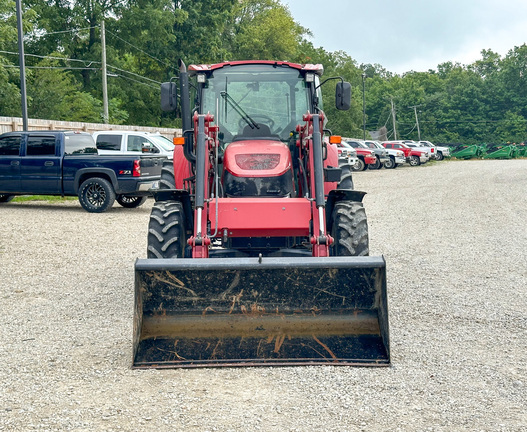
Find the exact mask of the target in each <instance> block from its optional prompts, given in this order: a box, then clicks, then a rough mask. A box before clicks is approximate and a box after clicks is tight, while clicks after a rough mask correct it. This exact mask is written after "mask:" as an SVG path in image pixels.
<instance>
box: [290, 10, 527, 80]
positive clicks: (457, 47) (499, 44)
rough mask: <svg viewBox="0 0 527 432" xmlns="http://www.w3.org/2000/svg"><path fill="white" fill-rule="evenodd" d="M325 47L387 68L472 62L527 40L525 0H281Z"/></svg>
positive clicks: (416, 68)
mask: <svg viewBox="0 0 527 432" xmlns="http://www.w3.org/2000/svg"><path fill="white" fill-rule="evenodd" d="M281 3H282V4H284V5H286V6H288V7H289V10H290V11H291V15H292V16H293V18H294V20H295V21H296V22H297V23H299V24H300V25H302V26H303V27H306V28H308V29H309V30H311V32H312V33H313V38H311V39H310V40H311V42H312V43H313V45H314V46H315V47H323V48H324V49H325V50H326V51H330V52H333V51H344V52H346V53H347V54H348V55H350V56H351V57H352V58H353V59H354V60H356V61H357V63H358V64H361V63H379V64H381V65H382V66H384V67H385V68H386V69H387V70H389V71H391V72H395V73H404V72H408V71H410V70H414V71H427V70H428V69H436V68H437V65H438V64H440V63H443V62H445V61H452V62H459V63H462V64H469V63H472V62H474V61H475V60H478V59H480V58H481V54H480V53H481V50H482V49H491V50H492V51H494V52H497V53H499V54H500V55H501V56H502V57H503V56H505V55H506V54H507V52H508V51H509V50H510V49H513V48H514V47H515V46H520V45H523V44H524V43H527V0H399V1H394V0H361V1H358V0H322V1H321V0H281Z"/></svg>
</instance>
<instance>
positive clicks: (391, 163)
mask: <svg viewBox="0 0 527 432" xmlns="http://www.w3.org/2000/svg"><path fill="white" fill-rule="evenodd" d="M396 166H397V164H396V163H395V158H394V157H393V156H390V160H389V161H386V162H384V168H386V169H395V167H396Z"/></svg>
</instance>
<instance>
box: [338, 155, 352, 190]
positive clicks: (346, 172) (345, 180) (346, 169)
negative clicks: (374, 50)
mask: <svg viewBox="0 0 527 432" xmlns="http://www.w3.org/2000/svg"><path fill="white" fill-rule="evenodd" d="M339 166H340V169H341V170H342V173H341V174H340V183H339V184H338V186H337V189H348V190H353V177H352V175H351V171H352V170H353V166H352V165H351V164H350V163H348V161H347V160H345V159H341V160H339Z"/></svg>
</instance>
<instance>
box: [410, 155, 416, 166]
mask: <svg viewBox="0 0 527 432" xmlns="http://www.w3.org/2000/svg"><path fill="white" fill-rule="evenodd" d="M410 165H412V166H416V165H417V160H416V159H415V157H413V158H412V159H411V160H410Z"/></svg>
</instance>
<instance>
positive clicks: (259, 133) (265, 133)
mask: <svg viewBox="0 0 527 432" xmlns="http://www.w3.org/2000/svg"><path fill="white" fill-rule="evenodd" d="M246 139H257V140H258V139H259V140H264V139H265V140H278V141H279V140H280V137H279V136H278V135H276V134H273V133H271V129H270V128H269V126H267V125H266V124H263V123H258V127H255V128H252V127H251V126H249V125H247V126H245V127H244V128H243V131H242V133H241V134H239V135H235V136H234V138H233V139H232V140H233V141H242V140H246Z"/></svg>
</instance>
